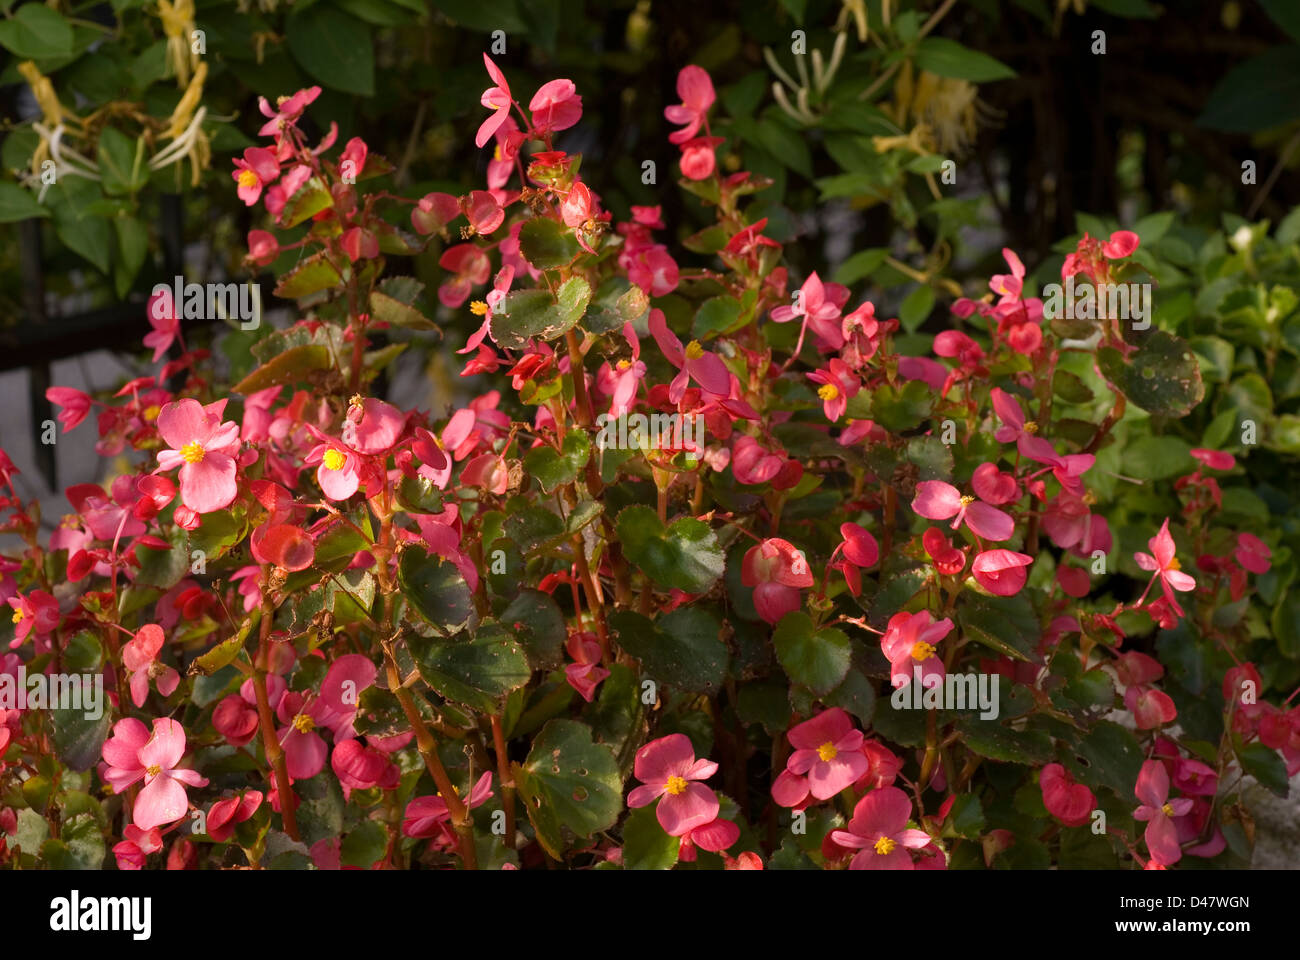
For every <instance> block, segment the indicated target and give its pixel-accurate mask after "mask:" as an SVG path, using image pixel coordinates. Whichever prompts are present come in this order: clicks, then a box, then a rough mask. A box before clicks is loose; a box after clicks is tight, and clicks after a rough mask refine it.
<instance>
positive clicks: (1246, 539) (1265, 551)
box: [1232, 533, 1273, 573]
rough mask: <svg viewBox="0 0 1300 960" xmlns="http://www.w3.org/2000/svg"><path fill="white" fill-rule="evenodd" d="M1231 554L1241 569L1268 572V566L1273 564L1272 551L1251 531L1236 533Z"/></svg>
mask: <svg viewBox="0 0 1300 960" xmlns="http://www.w3.org/2000/svg"><path fill="white" fill-rule="evenodd" d="M1232 555H1233V556H1234V557H1235V558H1236V560H1237V563H1239V564H1241V566H1242V568H1243V569H1245V570H1249V571H1250V572H1251V573H1268V570H1269V567H1271V566H1272V565H1273V563H1272V558H1273V551H1272V550H1270V549H1269V547H1268V544H1267V543H1265V542H1264V541H1263V540H1261V539H1259V537H1257V536H1255V535H1254V534H1253V533H1239V534H1237V546H1236V548H1235V549H1234V550H1233V551H1232Z"/></svg>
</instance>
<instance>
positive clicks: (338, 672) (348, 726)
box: [316, 653, 379, 742]
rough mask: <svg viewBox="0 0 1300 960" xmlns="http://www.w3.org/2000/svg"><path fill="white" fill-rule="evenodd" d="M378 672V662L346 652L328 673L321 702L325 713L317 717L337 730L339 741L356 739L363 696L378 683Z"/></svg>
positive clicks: (322, 687)
mask: <svg viewBox="0 0 1300 960" xmlns="http://www.w3.org/2000/svg"><path fill="white" fill-rule="evenodd" d="M378 673H379V668H378V667H376V666H375V664H374V662H373V661H372V660H371V659H370V658H369V657H366V656H362V655H361V654H359V653H345V654H344V655H343V656H341V657H338V658H336V659H335V660H334V662H333V663H331V664H330V666H329V669H328V670H327V671H325V679H324V680H322V681H321V684H320V698H319V700H318V702H319V703H320V704H321V710H320V711H319V712H318V713H317V714H316V716H317V717H318V718H319V720H320V723H321V724H322V725H323V726H326V727H329V728H330V729H331V730H333V731H334V739H335V740H340V739H345V738H350V737H354V736H356V732H355V731H354V730H353V728H352V721H353V720H355V719H356V715H357V705H358V703H359V702H360V697H361V693H362V691H364V690H366V689H367V688H368V687H370V686H371V685H372V684H373V683H374V682H375V677H376V676H377V675H378ZM372 742H373V738H372Z"/></svg>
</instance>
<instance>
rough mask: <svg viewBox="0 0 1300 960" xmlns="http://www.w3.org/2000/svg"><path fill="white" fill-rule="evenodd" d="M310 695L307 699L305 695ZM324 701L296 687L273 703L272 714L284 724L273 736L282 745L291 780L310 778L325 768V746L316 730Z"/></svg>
mask: <svg viewBox="0 0 1300 960" xmlns="http://www.w3.org/2000/svg"><path fill="white" fill-rule="evenodd" d="M308 697H311V701H310V703H308V702H307V698H308ZM324 712H325V705H324V704H323V703H322V701H321V699H320V698H319V697H315V696H312V695H311V693H310V691H309V692H308V693H306V694H303V693H300V692H298V691H296V690H289V691H286V692H285V694H284V696H282V697H281V698H280V702H279V703H278V704H277V705H276V708H275V715H276V717H277V718H278V719H279V721H280V722H281V723H282V724H284V726H282V727H280V728H279V729H278V730H277V731H276V739H277V740H279V741H280V746H281V747H283V748H284V759H285V765H286V767H287V768H288V771H289V778H290V779H291V780H310V779H311V778H312V777H314V776H316V774H318V773H320V772H321V771H322V770H323V769H325V759H326V757H327V756H328V755H329V747H328V746H327V745H326V743H325V740H324V739H323V738H322V737H321V735H320V734H319V733H317V732H316V730H317V729H318V728H319V727H321V726H323V724H322V722H321V715H322V714H323V713H324Z"/></svg>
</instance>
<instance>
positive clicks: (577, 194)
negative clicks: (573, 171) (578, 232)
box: [560, 180, 600, 229]
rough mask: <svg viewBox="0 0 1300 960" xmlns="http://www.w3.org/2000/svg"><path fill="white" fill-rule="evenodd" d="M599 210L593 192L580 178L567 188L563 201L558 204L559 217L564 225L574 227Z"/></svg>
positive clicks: (590, 217) (583, 222)
mask: <svg viewBox="0 0 1300 960" xmlns="http://www.w3.org/2000/svg"><path fill="white" fill-rule="evenodd" d="M599 212H600V209H599V204H598V203H597V201H596V197H595V194H593V193H592V192H591V188H590V187H588V186H587V185H586V184H585V183H583V182H582V181H581V180H579V181H577V182H576V183H574V184H573V186H571V187H570V188H569V192H568V193H567V194H566V195H565V197H564V202H563V203H562V204H560V219H561V220H563V221H564V225H565V226H566V227H574V228H575V229H576V228H578V227H581V226H582V225H583V224H585V223H586V222H587V221H588V220H591V219H592V218H594V217H595V216H596V214H597V213H599Z"/></svg>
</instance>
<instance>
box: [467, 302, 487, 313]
mask: <svg viewBox="0 0 1300 960" xmlns="http://www.w3.org/2000/svg"><path fill="white" fill-rule="evenodd" d="M469 312H470V313H472V314H474V316H476V317H482V316H486V314H487V312H488V305H487V304H486V303H484V302H483V301H482V300H475V301H474V302H473V303H471V304H470V305H469Z"/></svg>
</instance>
